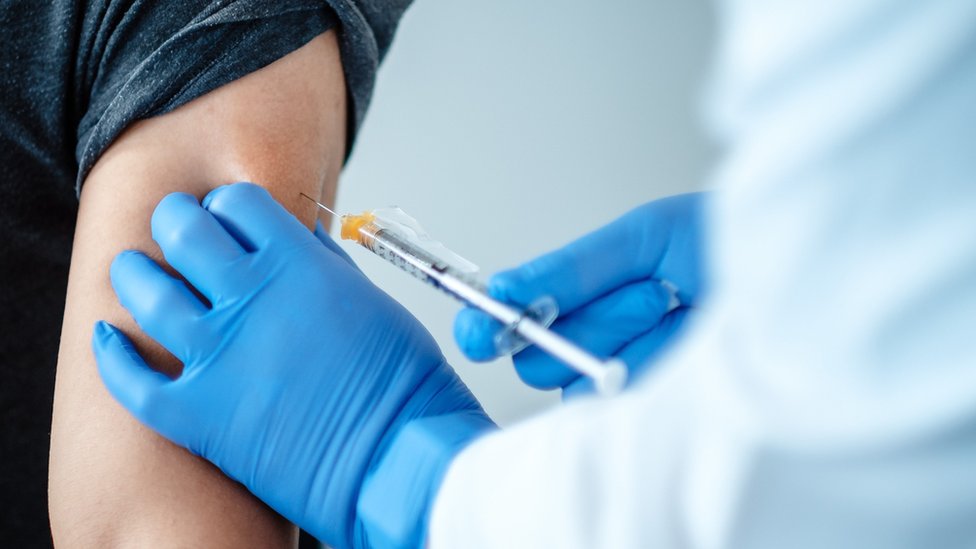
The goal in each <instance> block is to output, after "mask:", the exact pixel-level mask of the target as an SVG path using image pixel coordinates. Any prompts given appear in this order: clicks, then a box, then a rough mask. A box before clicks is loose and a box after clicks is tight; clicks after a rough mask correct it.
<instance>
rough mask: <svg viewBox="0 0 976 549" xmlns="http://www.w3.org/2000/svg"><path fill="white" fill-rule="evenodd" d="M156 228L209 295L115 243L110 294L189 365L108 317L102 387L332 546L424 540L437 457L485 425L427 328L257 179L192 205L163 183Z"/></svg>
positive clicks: (171, 255) (172, 258) (439, 463)
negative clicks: (164, 367)
mask: <svg viewBox="0 0 976 549" xmlns="http://www.w3.org/2000/svg"><path fill="white" fill-rule="evenodd" d="M152 234H153V239H154V240H156V242H157V243H158V244H159V246H160V248H161V249H162V251H163V254H164V255H165V257H166V260H167V261H168V262H169V264H170V265H172V266H173V267H174V268H175V269H176V270H177V271H179V272H180V273H181V274H182V275H183V276H184V277H185V278H186V280H187V281H188V282H189V283H190V284H192V285H193V287H194V288H195V289H196V290H198V291H199V292H200V294H202V295H203V296H204V297H206V299H207V300H209V302H210V303H212V306H208V305H207V304H205V303H204V302H203V301H201V300H200V299H198V298H197V297H196V296H195V295H194V294H193V293H192V292H191V290H190V289H189V288H188V287H187V285H186V284H184V283H183V282H181V281H180V280H178V279H176V278H174V277H172V276H170V275H169V274H167V273H166V272H165V271H164V270H163V269H161V268H160V266H159V265H157V264H156V263H155V262H154V261H153V260H152V259H150V258H149V257H147V256H145V255H143V254H142V253H140V252H132V251H129V252H123V253H122V254H119V256H118V257H116V259H115V261H114V262H113V263H112V268H111V277H112V285H113V287H114V288H115V291H116V293H117V294H118V296H119V300H120V301H121V302H122V304H123V305H124V306H125V308H126V309H128V310H129V312H130V313H132V315H133V317H134V318H135V319H136V322H138V324H139V326H140V327H141V328H142V329H143V330H144V331H145V332H146V333H147V334H148V335H149V336H150V337H152V338H153V339H155V340H156V341H158V342H159V343H161V344H162V345H163V346H164V347H165V348H166V349H168V350H169V351H170V352H172V353H173V354H174V355H175V356H176V357H177V358H179V359H180V360H181V361H182V362H183V364H184V368H183V373H182V375H181V376H180V377H178V378H177V379H170V378H169V377H167V376H165V375H163V374H161V373H158V372H156V371H155V370H153V369H151V368H150V367H149V366H147V365H146V363H145V362H144V361H143V359H142V358H141V357H140V356H139V354H138V353H137V351H136V350H135V348H134V347H133V345H132V343H131V342H130V341H129V339H128V338H127V337H126V336H125V335H124V334H122V332H121V331H119V330H118V329H116V328H114V327H112V326H111V325H109V324H107V323H105V322H100V323H98V324H96V326H95V334H94V337H93V347H94V351H95V357H96V359H97V360H98V366H99V371H100V372H101V375H102V378H103V379H104V381H105V384H106V385H107V386H108V389H109V391H110V392H111V393H112V395H113V396H114V397H115V398H116V399H118V401H119V402H121V403H122V405H123V406H125V407H126V408H127V409H128V410H129V411H130V412H132V414H133V415H135V416H136V417H137V418H138V419H139V420H140V421H142V422H143V423H145V424H146V425H148V426H149V427H151V428H153V429H155V430H156V431H158V432H159V433H161V434H162V435H163V436H165V437H166V438H169V439H170V440H172V441H174V442H176V443H177V444H180V445H182V446H185V447H186V448H188V449H189V450H190V451H192V452H194V453H195V454H198V455H200V456H202V457H204V458H206V459H208V460H210V461H212V462H213V463H215V464H216V465H217V466H219V467H220V468H221V469H222V470H223V471H224V472H225V473H226V474H227V475H228V476H230V477H231V478H234V479H236V480H238V481H240V482H242V483H243V484H244V485H246V486H247V487H248V488H249V489H250V490H251V491H252V492H253V493H254V494H255V495H257V496H258V497H260V498H261V499H262V500H264V501H265V502H267V503H268V504H269V505H270V506H271V507H272V508H274V509H275V510H277V511H278V512H279V513H281V514H282V515H284V516H285V517H287V518H288V519H290V520H292V521H293V522H295V523H296V524H298V525H300V526H301V527H303V528H305V529H306V530H308V531H309V532H311V533H312V534H313V535H315V536H317V537H320V538H321V539H322V540H323V541H326V542H327V543H329V544H330V545H333V546H336V547H365V546H379V547H419V546H420V545H421V544H422V543H423V537H424V535H425V531H426V520H427V515H428V512H429V507H430V503H431V500H432V498H433V495H434V493H435V492H436V489H437V487H438V486H439V483H440V480H441V477H442V475H443V473H444V472H445V470H446V467H447V464H448V463H449V462H450V460H451V459H452V458H453V456H454V454H455V453H456V452H458V451H459V450H460V448H461V447H462V446H463V445H464V444H466V443H467V442H469V441H470V440H472V439H473V438H474V437H475V436H477V435H478V434H479V433H481V432H482V431H484V430H486V429H490V428H491V426H492V424H491V421H490V420H489V419H488V418H487V417H486V416H485V414H484V412H482V410H481V408H480V406H479V405H478V403H477V401H475V399H474V398H473V397H472V395H471V394H470V393H469V392H468V390H467V388H465V386H464V385H463V384H462V383H461V381H460V380H459V379H458V378H457V376H456V375H455V374H454V372H453V370H452V369H451V368H450V366H448V365H447V364H446V363H445V362H444V358H443V356H442V355H441V352H440V350H439V349H438V347H437V345H436V344H435V343H434V340H433V339H432V338H431V336H430V334H428V333H427V331H426V330H425V329H424V328H423V326H421V325H420V323H419V322H418V321H417V320H416V319H414V318H413V317H412V316H411V315H410V314H409V313H408V312H407V311H406V310H405V309H403V307H401V306H400V305H399V304H398V303H397V302H395V301H394V300H393V299H391V298H390V297H389V296H387V295H386V294H384V293H383V292H382V291H380V290H379V289H378V288H376V287H375V286H373V284H372V283H370V281H369V280H368V279H367V278H366V277H365V276H364V275H363V274H362V273H360V271H359V270H358V269H356V267H355V266H354V265H353V264H352V261H350V260H349V258H348V257H347V256H345V254H342V253H341V251H340V250H338V248H337V247H336V245H335V243H333V242H332V241H331V240H329V238H328V235H326V234H324V233H322V232H320V233H319V234H320V237H321V239H322V240H321V241H320V240H319V239H317V238H316V237H315V236H314V235H313V234H312V233H310V232H309V231H308V230H307V229H306V228H305V227H304V226H302V225H301V224H300V223H299V222H298V220H297V219H295V218H294V217H293V216H292V215H291V214H289V213H288V212H287V211H286V210H285V209H284V208H282V207H281V206H280V205H279V204H278V203H277V202H275V201H274V200H273V199H272V198H271V196H270V195H269V194H268V193H267V192H266V191H265V190H263V189H262V188H260V187H258V186H255V185H251V184H244V183H239V184H235V185H229V186H225V187H221V188H218V189H216V190H215V191H213V192H212V193H210V194H209V195H208V196H207V197H206V198H205V199H204V201H203V206H202V207H201V205H200V204H199V203H197V200H196V199H195V198H194V197H192V196H190V195H187V194H180V193H177V194H171V195H169V196H167V197H166V198H164V199H163V201H162V202H160V204H159V206H158V207H157V208H156V211H155V212H154V214H153V217H152ZM323 244H324V245H323ZM418 440H419V441H421V442H420V443H417V442H416V441H418ZM387 450H390V451H389V452H387ZM404 476H407V477H408V478H409V481H410V483H405V482H404V481H403V479H402V477H404ZM376 494H382V495H383V497H382V498H378V497H376Z"/></svg>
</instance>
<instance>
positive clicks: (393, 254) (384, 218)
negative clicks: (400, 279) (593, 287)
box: [302, 193, 627, 395]
mask: <svg viewBox="0 0 976 549" xmlns="http://www.w3.org/2000/svg"><path fill="white" fill-rule="evenodd" d="M302 196H304V197H305V198H307V199H309V200H311V201H312V202H314V203H315V204H316V205H317V206H318V207H319V208H322V209H323V210H325V211H327V212H329V213H330V214H332V215H333V216H336V217H338V218H339V219H340V221H341V223H342V229H341V233H340V234H341V236H342V239H343V240H353V241H355V242H357V243H358V244H360V245H361V246H363V247H364V248H366V249H367V250H369V251H371V252H373V253H374V254H376V255H378V256H380V257H382V258H383V259H386V260H387V261H389V262H390V263H393V264H394V265H396V266H397V267H400V268H401V269H403V270H404V271H405V272H407V273H409V274H411V275H413V276H414V277H415V278H418V279H420V280H422V281H424V282H427V283H428V284H431V285H432V286H434V287H435V288H440V289H441V290H443V291H444V292H446V293H448V294H450V295H452V296H454V297H455V298H457V299H458V300H460V301H462V302H464V303H466V304H468V305H470V306H472V307H474V308H476V309H479V310H481V311H483V312H484V313H486V314H488V315H489V316H491V317H492V318H494V319H495V320H497V321H498V322H500V323H501V325H502V326H503V327H504V328H503V330H502V332H501V333H500V334H499V335H498V336H497V337H496V340H495V343H496V347H497V348H498V351H499V354H503V353H505V352H517V351H518V350H519V349H521V348H522V347H524V346H525V345H527V344H530V343H531V344H534V345H536V346H537V347H539V348H540V349H542V350H543V351H545V352H547V353H549V354H550V355H552V356H553V357H555V358H557V359H559V360H560V361H561V362H562V363H564V364H565V365H566V366H568V367H569V368H572V369H573V370H575V371H577V372H579V373H580V374H582V375H584V376H587V377H588V378H590V379H591V380H593V384H594V386H595V387H596V390H597V391H598V392H599V393H600V394H605V395H607V394H615V393H617V392H619V391H620V390H621V389H622V388H623V386H624V384H625V383H626V381H627V368H626V367H625V366H624V364H623V362H621V361H620V360H616V359H611V360H606V361H605V360H600V359H599V358H597V357H595V356H593V355H592V354H590V353H588V352H587V351H585V350H583V349H581V348H579V347H578V346H577V345H575V344H573V343H572V342H570V341H568V340H567V339H565V338H564V337H562V336H560V335H559V334H557V333H555V332H553V331H551V330H549V329H548V326H549V324H551V323H552V321H553V320H554V319H555V316H556V310H555V302H553V301H552V300H551V299H550V300H548V301H545V300H543V301H541V302H539V303H537V304H534V305H535V306H534V307H528V308H526V309H519V308H516V307H513V306H511V305H509V304H507V303H503V302H501V301H498V300H497V299H495V298H493V297H491V296H490V295H489V294H488V291H487V290H486V288H485V286H484V284H482V283H480V282H479V281H478V280H477V278H476V276H475V275H476V273H477V271H478V267H477V266H475V265H474V264H473V263H471V262H470V261H468V260H466V259H464V258H463V257H461V256H459V255H457V254H456V253H454V252H452V251H451V250H449V249H448V248H447V247H445V246H444V245H443V244H441V243H440V242H438V241H436V240H434V239H432V238H430V236H428V235H427V233H426V232H424V230H423V229H422V228H421V227H420V224H419V223H417V221H416V220H415V219H414V218H412V217H410V216H409V215H407V214H406V213H405V212H404V211H403V210H401V209H400V208H380V209H376V210H372V211H368V212H364V213H363V214H361V215H340V214H337V213H335V212H333V211H332V210H330V209H329V208H328V207H326V206H324V205H323V204H321V203H319V202H318V201H317V200H315V199H313V198H312V197H310V196H308V195H306V194H304V193H302Z"/></svg>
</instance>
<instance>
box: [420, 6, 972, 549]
mask: <svg viewBox="0 0 976 549" xmlns="http://www.w3.org/2000/svg"><path fill="white" fill-rule="evenodd" d="M719 15H720V19H721V20H722V21H723V27H722V34H721V40H720V46H721V47H720V50H719V51H720V55H719V59H718V64H717V67H718V74H717V77H716V85H715V87H714V90H715V93H714V95H713V97H712V99H711V101H710V110H709V120H710V121H711V124H712V127H713V129H714V130H715V131H716V133H717V135H718V136H719V138H720V139H721V140H722V141H723V142H724V143H725V144H726V145H727V147H728V157H727V159H726V161H725V162H723V164H722V166H721V167H720V169H719V170H718V171H717V173H716V176H715V182H716V186H717V187H718V188H719V189H720V191H719V193H718V195H717V196H716V198H715V200H714V203H713V204H712V205H711V211H710V219H711V220H712V224H711V226H710V227H709V237H710V242H711V243H712V245H713V246H712V249H711V256H710V257H711V259H712V265H713V267H714V278H715V280H714V292H713V294H712V300H711V303H710V305H709V308H708V311H707V312H705V314H704V315H703V317H702V319H701V320H700V322H699V323H698V324H697V325H696V326H695V327H693V328H692V330H691V331H690V332H689V333H688V335H687V336H686V337H685V338H684V340H683V341H682V342H681V343H680V344H679V345H678V347H677V348H676V349H675V351H674V352H672V353H671V354H670V355H669V357H668V358H667V359H666V360H665V361H664V362H663V363H662V364H661V365H660V366H659V367H658V368H657V370H656V371H654V372H653V373H651V374H650V375H649V376H647V377H646V378H645V379H644V380H643V381H642V382H641V383H639V384H638V385H637V386H636V387H634V388H633V389H632V390H631V391H630V392H628V393H627V394H625V395H623V396H621V397H618V398H616V399H612V400H609V401H600V400H596V399H590V400H584V401H579V402H576V403H571V404H568V405H566V406H564V407H561V408H559V409H557V410H554V411H552V412H551V413H547V414H545V415H543V416H541V417H537V418H535V419H532V420H530V421H527V422H524V423H522V424H520V425H518V426H515V427H514V428H511V429H508V430H506V431H504V432H500V433H498V434H495V435H492V436H489V437H487V438H484V439H481V440H479V441H477V442H476V443H474V444H473V445H472V446H470V447H469V448H468V449H466V450H465V451H464V452H463V453H462V454H461V455H460V456H459V457H458V458H457V459H456V460H455V462H454V463H453V464H452V466H451V468H450V470H449V471H448V474H447V476H446V478H445V481H444V484H443V486H442V487H441V490H440V492H439V494H438V497H437V500H436V502H435V506H434V510H433V514H432V518H431V525H430V533H429V540H428V541H429V545H430V547H432V548H433V549H437V548H442V547H450V548H455V547H458V548H459V547H463V548H479V547H560V548H566V547H701V548H746V547H763V548H802V547H825V548H826V547H829V548H833V549H837V548H848V547H849V548H858V549H865V548H882V547H884V548H894V547H899V548H900V547H920V548H921V547H925V548H931V547H976V181H974V179H976V2H974V1H972V0H919V1H911V0H810V1H801V0H728V1H727V2H724V3H723V4H722V5H721V6H720V9H719Z"/></svg>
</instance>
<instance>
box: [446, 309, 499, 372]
mask: <svg viewBox="0 0 976 549" xmlns="http://www.w3.org/2000/svg"><path fill="white" fill-rule="evenodd" d="M501 329H502V324H501V323H500V322H498V321H497V320H495V319H493V318H491V317H490V316H488V315H487V314H485V313H483V312H481V311H479V310H477V309H474V308H471V307H465V308H464V309H461V312H459V313H458V314H457V316H456V317H454V340H455V341H456V342H457V345H458V348H460V349H461V352H462V353H464V355H465V356H467V357H468V358H469V359H471V360H474V361H475V362H485V361H488V360H492V359H494V358H497V357H498V353H497V352H496V351H495V334H497V333H498V332H499V331H501Z"/></svg>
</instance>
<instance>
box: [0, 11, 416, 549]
mask: <svg viewBox="0 0 976 549" xmlns="http://www.w3.org/2000/svg"><path fill="white" fill-rule="evenodd" d="M409 2H410V0H130V1H121V0H93V1H87V2H86V1H77V0H45V1H39V0H0V36H2V41H0V92H2V95H0V359H2V364H0V500H2V501H4V502H6V505H5V508H4V510H3V512H0V546H2V547H43V546H47V545H50V534H49V526H48V520H47V503H46V490H47V462H48V447H49V439H50V425H51V406H52V401H53V391H54V370H55V363H56V358H57V350H58V341H59V335H60V328H61V319H62V314H63V311H64V298H65V289H66V282H67V275H68V261H69V258H70V253H71V241H72V236H73V232H74V223H75V217H76V215H77V206H78V203H77V198H76V196H77V195H76V193H77V192H78V190H79V189H80V184H81V182H82V181H83V180H84V177H85V175H86V174H87V172H88V170H90V169H91V167H92V165H93V164H94V163H95V162H96V161H97V160H98V158H99V156H100V155H101V154H102V153H103V152H104V151H105V149H106V148H107V147H108V146H109V145H110V144H111V143H112V141H113V140H114V139H115V138H116V137H117V136H118V135H119V134H120V133H121V132H122V131H123V130H124V129H125V128H126V127H127V126H128V125H129V124H131V123H132V122H134V121H136V120H138V119H142V118H148V117H152V116H155V115H158V114H162V113H165V112H167V111H170V110H173V109H175V108H176V107H179V106H180V105H182V104H184V103H186V102H188V101H190V100H191V99H194V98H196V97H199V96H200V95H203V94H205V93H207V92H208V91H210V90H213V89H214V88H217V87H218V86H221V85H222V84H226V83H228V82H230V81H232V80H235V79H237V78H240V77H241V76H243V75H245V74H248V73H250V72H252V71H254V70H257V69H259V68H261V67H263V66H265V65H267V64H269V63H271V62H273V61H275V60H276V59H278V58H280V57H282V56H284V55H286V54H288V53H289V52H291V51H293V50H295V49H297V48H299V47H301V46H302V45H304V44H305V43H307V42H308V41H309V40H311V39H312V38H313V37H315V36H316V35H318V34H320V33H322V32H324V31H326V30H329V29H330V28H337V30H338V31H339V43H340V48H341V53H342V61H343V67H344V69H345V75H346V82H347V85H348V87H349V90H348V91H349V97H350V111H351V112H350V115H351V116H350V120H351V127H350V133H349V135H350V136H352V135H353V134H354V132H355V130H356V128H358V126H359V124H360V123H361V122H362V119H363V115H364V113H365V111H366V106H367V104H368V102H369V98H370V95H371V93H372V87H373V82H374V79H375V74H376V68H377V65H378V63H379V61H380V59H382V57H383V55H384V54H385V52H386V50H387V48H388V47H389V45H390V41H391V40H392V37H393V32H394V31H395V29H396V25H397V22H398V21H399V19H400V17H401V15H402V13H403V11H404V10H405V9H406V7H407V5H408V4H409Z"/></svg>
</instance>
